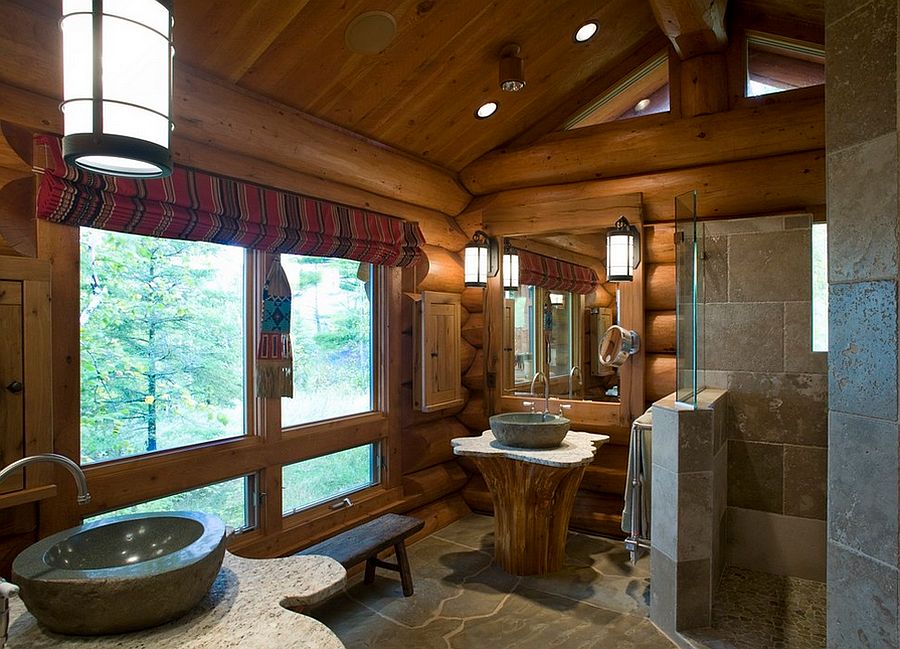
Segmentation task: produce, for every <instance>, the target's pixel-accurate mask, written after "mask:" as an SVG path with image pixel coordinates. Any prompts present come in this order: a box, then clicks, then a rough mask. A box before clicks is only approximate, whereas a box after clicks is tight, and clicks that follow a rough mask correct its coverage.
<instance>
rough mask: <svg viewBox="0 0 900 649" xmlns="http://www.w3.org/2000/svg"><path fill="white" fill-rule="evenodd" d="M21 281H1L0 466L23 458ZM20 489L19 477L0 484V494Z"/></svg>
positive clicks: (20, 479)
mask: <svg viewBox="0 0 900 649" xmlns="http://www.w3.org/2000/svg"><path fill="white" fill-rule="evenodd" d="M22 334H23V332H22V282H17V281H0V466H6V465H7V464H9V463H10V462H13V461H15V460H18V459H20V458H22V457H23V455H24V450H25V449H24V445H25V388H24V380H25V377H24V369H25V368H24V358H23V357H24V354H23V336H22ZM22 487H23V479H22V474H21V473H18V474H17V475H13V476H10V477H9V478H7V479H6V480H4V481H3V482H2V483H0V493H8V492H10V491H17V490H19V489H21V488H22Z"/></svg>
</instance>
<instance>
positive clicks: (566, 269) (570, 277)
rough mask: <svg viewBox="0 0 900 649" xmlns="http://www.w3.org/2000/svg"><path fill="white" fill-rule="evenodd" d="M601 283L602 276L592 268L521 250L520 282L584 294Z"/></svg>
mask: <svg viewBox="0 0 900 649" xmlns="http://www.w3.org/2000/svg"><path fill="white" fill-rule="evenodd" d="M599 283H600V278H599V277H597V273H596V272H594V270H593V269H592V268H588V267H587V266H579V265H578V264H573V263H571V262H568V261H562V260H560V259H554V258H552V257H545V256H544V255H538V254H536V253H533V252H529V251H527V250H519V284H528V285H530V286H541V287H543V288H549V289H553V290H557V291H570V292H572V293H580V294H582V295H584V294H587V293H590V292H591V291H593V290H594V288H595V287H596V286H597V284H599Z"/></svg>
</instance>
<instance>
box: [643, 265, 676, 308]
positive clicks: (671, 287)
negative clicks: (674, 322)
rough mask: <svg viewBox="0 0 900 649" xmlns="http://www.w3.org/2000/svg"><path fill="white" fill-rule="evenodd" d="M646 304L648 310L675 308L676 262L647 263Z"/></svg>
mask: <svg viewBox="0 0 900 649" xmlns="http://www.w3.org/2000/svg"><path fill="white" fill-rule="evenodd" d="M644 272H645V273H646V274H647V279H646V288H645V294H646V297H645V300H644V306H645V309H646V310H647V311H674V310H675V264H647V268H646V269H645V271H644Z"/></svg>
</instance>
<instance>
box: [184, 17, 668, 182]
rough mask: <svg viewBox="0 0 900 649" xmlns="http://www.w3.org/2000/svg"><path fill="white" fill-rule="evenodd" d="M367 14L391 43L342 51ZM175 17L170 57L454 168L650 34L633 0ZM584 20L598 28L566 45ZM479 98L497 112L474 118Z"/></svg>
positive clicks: (652, 27)
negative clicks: (503, 71) (383, 23)
mask: <svg viewBox="0 0 900 649" xmlns="http://www.w3.org/2000/svg"><path fill="white" fill-rule="evenodd" d="M373 10H381V11H387V12H389V13H391V14H392V15H393V16H394V17H395V19H396V21H397V35H396V37H395V39H394V41H393V42H392V43H391V45H390V46H388V48H387V49H386V50H385V51H384V52H382V53H381V54H378V55H364V54H357V53H354V52H351V51H350V50H349V49H348V48H347V46H346V45H345V42H344V32H345V29H346V27H347V25H348V24H349V23H350V21H351V20H353V19H354V18H355V17H356V16H358V15H359V14H361V13H363V12H366V11H373ZM175 16H176V21H175V25H176V34H175V38H176V56H177V57H179V59H180V60H181V61H183V62H186V63H188V64H189V65H192V66H194V67H197V68H200V69H202V70H205V71H207V72H209V73H210V74H212V75H214V76H216V77H220V78H223V79H227V80H229V81H231V82H232V83H235V84H237V85H238V86H240V87H242V88H245V89H247V90H251V91H253V92H256V93H259V94H261V95H264V96H266V97H270V98H272V99H276V100H278V101H280V102H282V103H285V104H287V105H289V106H292V107H294V108H298V109H300V110H302V111H304V112H307V113H309V114H312V115H314V116H316V117H319V118H321V119H324V120H325V121H328V122H331V123H333V124H337V125H339V126H343V127H345V128H347V129H349V130H351V131H354V132H356V133H359V134H362V135H365V136H367V137H370V138H372V139H375V140H378V141H380V142H383V143H385V144H388V145H391V146H394V147H396V148H398V149H401V150H404V151H407V152H409V153H412V154H413V155H416V156H418V157H421V158H425V159H428V160H432V161H434V162H435V163H437V164H439V165H441V166H444V167H447V168H450V169H452V170H458V169H460V168H462V167H464V166H465V165H466V164H468V163H469V162H471V161H472V160H474V159H475V158H477V157H479V156H481V155H482V154H484V153H486V152H487V151H490V150H491V149H494V148H496V147H497V146H499V145H501V144H503V143H504V142H506V141H507V140H509V139H511V138H512V137H513V136H515V135H516V134H518V133H519V132H521V131H523V130H525V129H526V128H527V127H528V126H530V125H531V124H532V123H534V122H535V121H537V120H538V119H539V118H540V117H542V116H543V115H544V114H545V113H548V112H550V111H551V110H552V109H553V108H555V107H556V106H557V105H558V104H559V103H561V102H564V101H566V99H567V97H568V96H569V95H571V94H572V93H573V92H575V91H576V90H577V89H579V87H580V86H582V85H583V84H584V83H586V82H587V81H588V80H589V79H590V78H591V77H593V76H595V75H597V74H598V73H602V72H604V71H605V70H608V69H610V68H612V67H614V66H615V65H616V64H617V63H618V62H619V61H620V60H622V59H623V58H624V57H625V56H626V55H627V54H628V53H629V52H631V51H632V50H633V49H635V48H636V47H638V46H639V45H640V44H641V43H642V42H643V41H645V40H646V39H648V38H650V37H653V36H654V35H659V31H658V28H657V26H656V23H655V21H654V19H653V14H652V12H651V10H650V7H649V4H648V3H647V2H646V1H644V0H639V1H635V0H556V1H554V2H547V0H494V1H491V2H487V1H485V0H419V1H416V0H344V1H340V2H339V1H337V0H308V1H306V2H303V1H298V2H285V1H284V0H254V1H251V2H248V1H247V0H228V1H222V0H220V1H218V2H212V1H206V2H203V1H200V0H176V5H175ZM591 18H594V19H597V20H599V22H600V25H601V28H600V33H599V34H598V36H597V37H595V38H594V39H593V40H592V41H590V42H589V43H587V44H585V45H579V44H576V43H574V42H573V40H572V34H573V33H574V31H575V30H576V29H577V28H578V27H579V26H580V25H581V24H582V23H584V22H585V21H586V20H588V19H591ZM510 42H515V43H518V44H520V45H521V46H522V56H523V58H524V60H525V75H526V80H527V85H526V87H525V89H524V90H522V91H521V92H519V93H501V92H500V90H499V88H498V79H497V75H498V62H499V52H500V50H501V49H502V47H503V46H504V45H505V44H507V43H510ZM488 100H495V101H499V102H500V110H499V111H498V113H497V114H496V115H494V116H493V117H492V118H490V119H487V120H476V119H475V118H474V117H473V111H474V110H475V108H476V107H477V106H479V105H480V104H481V103H483V102H485V101H488Z"/></svg>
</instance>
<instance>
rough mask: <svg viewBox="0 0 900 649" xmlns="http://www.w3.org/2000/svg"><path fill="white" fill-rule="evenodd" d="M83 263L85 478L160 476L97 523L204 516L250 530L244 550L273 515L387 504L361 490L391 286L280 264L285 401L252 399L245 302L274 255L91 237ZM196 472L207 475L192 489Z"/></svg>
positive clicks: (374, 454) (369, 470)
mask: <svg viewBox="0 0 900 649" xmlns="http://www.w3.org/2000/svg"><path fill="white" fill-rule="evenodd" d="M80 255H81V273H80V289H81V296H80V297H81V305H80V326H81V329H80V331H81V448H82V464H83V465H89V466H88V467H87V472H88V474H89V477H90V478H91V480H92V481H95V484H97V487H98V489H102V488H106V489H108V490H109V493H118V492H116V489H117V488H120V487H121V486H122V483H123V481H125V482H127V480H128V479H129V475H128V472H129V471H130V470H131V467H140V470H142V471H144V473H143V474H144V475H149V473H146V471H148V470H149V471H151V472H152V473H155V474H156V475H159V477H160V479H159V480H156V481H147V483H146V484H143V483H142V484H141V486H140V488H129V489H126V490H125V491H127V494H126V493H122V495H121V497H118V496H114V497H113V498H112V499H109V500H107V501H106V502H108V503H109V504H108V506H112V507H120V506H121V505H126V504H127V505H128V506H127V507H125V508H124V509H121V508H120V509H114V510H113V511H110V512H106V513H104V514H102V515H101V516H100V517H104V518H105V517H109V516H113V515H120V514H129V513H143V512H150V511H176V510H199V511H204V512H208V513H211V514H215V515H218V516H220V517H221V518H222V519H223V520H225V522H226V523H227V524H228V525H230V526H232V527H234V528H235V529H238V530H249V529H254V528H258V529H257V530H256V532H255V533H254V534H248V535H245V536H243V537H242V538H243V540H242V542H243V543H257V542H259V540H258V539H259V538H260V537H261V536H262V535H265V534H266V533H267V532H268V531H270V530H267V529H266V522H267V521H272V520H276V518H277V516H278V515H279V514H281V515H285V516H287V515H290V514H292V513H294V512H297V511H300V510H306V509H309V508H314V507H316V506H317V505H321V504H323V503H329V502H333V501H336V500H340V499H341V498H343V497H345V496H347V495H349V494H356V495H354V496H353V497H354V499H355V498H357V497H358V498H360V499H362V498H376V499H377V498H381V497H383V494H382V492H381V491H379V490H377V489H370V488H372V487H376V486H378V485H379V484H381V482H382V480H383V479H384V478H383V476H382V472H383V470H384V467H383V466H382V462H381V457H382V456H381V450H382V445H383V444H384V443H385V438H386V437H387V428H388V419H387V416H386V414H385V413H384V412H382V410H384V406H385V404H383V403H382V400H381V397H380V395H379V390H378V389H377V386H379V385H380V384H381V383H382V379H383V378H384V377H383V375H380V374H379V370H377V369H376V366H375V362H374V358H375V350H376V349H379V348H380V347H381V345H382V343H386V341H387V339H386V333H385V332H383V331H381V330H380V329H379V327H380V326H383V322H384V320H383V316H384V307H383V305H382V304H381V299H382V298H381V296H383V295H384V294H386V292H387V291H388V290H389V289H390V285H389V282H390V281H392V279H391V277H390V276H389V275H388V274H386V273H381V272H378V269H377V268H376V267H373V266H372V265H370V264H365V263H359V262H356V261H350V260H345V259H333V258H318V257H306V256H299V255H281V256H280V260H281V264H282V267H283V268H284V271H285V273H286V275H287V278H288V281H289V283H290V285H291V291H292V301H291V309H292V310H291V338H292V343H293V349H294V358H293V370H294V372H293V377H294V396H293V398H290V399H288V398H284V399H280V400H275V399H255V398H254V397H253V395H254V389H253V379H254V377H253V365H254V364H253V362H252V355H253V353H254V351H255V348H256V342H257V341H256V335H255V334H256V332H257V330H258V327H259V310H260V304H259V303H257V302H254V301H253V300H258V298H259V296H260V295H261V294H262V279H263V277H264V276H265V274H266V270H267V268H268V267H269V264H271V263H272V256H271V255H267V254H264V253H261V252H254V251H246V250H244V249H241V248H237V247H232V246H222V245H216V244H211V243H203V242H188V241H178V240H170V239H159V238H154V237H144V236H137V235H129V234H121V233H115V232H107V231H102V230H95V229H91V228H81V249H80ZM385 282H387V283H388V284H385ZM250 296H256V297H254V298H252V300H251V298H250ZM376 324H378V325H379V326H378V327H377V326H376ZM376 377H377V379H378V380H376ZM279 408H280V413H278V410H279ZM279 414H280V418H279V416H278V415H279ZM347 418H353V419H352V420H347ZM279 419H280V423H281V429H282V430H283V431H285V434H284V435H281V434H279V432H278V422H279ZM342 420H344V421H342ZM363 424H364V425H363ZM345 434H347V435H349V436H348V437H345V436H344V435H345ZM307 439H309V440H310V443H309V444H308V445H306V444H304V443H303V442H304V441H305V440H307ZM187 447H192V448H191V449H190V451H187ZM198 447H199V448H198ZM348 447H349V448H348ZM177 449H184V450H185V452H184V453H172V451H173V450H177ZM166 451H169V452H168V453H166ZM313 456H315V457H313ZM129 458H132V459H131V460H129V462H127V463H125V464H119V465H117V464H114V463H112V462H113V461H116V460H126V459H129ZM201 462H203V463H206V462H208V463H209V464H208V465H205V468H206V470H205V471H204V472H203V475H202V476H200V475H197V476H196V477H194V476H193V475H192V473H191V467H192V466H194V463H201ZM235 462H238V463H239V464H240V465H241V467H243V468H236V464H235ZM104 463H105V464H104ZM157 463H158V464H159V467H160V468H156V466H155V465H156V464H157ZM251 471H253V472H256V473H253V474H252V475H246V476H244V477H239V478H232V476H233V475H234V474H235V473H236V472H241V473H250V472H251ZM276 476H277V477H280V478H281V485H282V488H283V491H282V498H281V502H282V503H283V507H282V508H281V511H278V509H279V508H278V506H277V504H275V503H276V502H277V500H278V499H275V498H269V499H266V498H263V497H262V495H263V494H261V493H258V492H260V491H265V489H264V488H263V486H266V485H268V486H269V488H272V486H273V483H274V482H275V480H276V478H275V477H276ZM130 487H134V485H130ZM363 490H367V491H365V492H364V493H363V494H358V492H361V491H363ZM172 492H177V493H174V494H172ZM170 494H171V495H170ZM159 496H163V497H159ZM139 500H144V501H145V502H141V503H140V504H134V505H132V504H131V503H134V502H136V501H139ZM258 509H259V511H260V512H261V513H260V514H258V512H257V510H258ZM90 511H94V510H90ZM321 511H322V512H325V513H327V511H328V509H327V507H322V508H321ZM315 515H316V516H319V515H320V511H319V510H318V509H317V510H316V513H315ZM258 521H259V524H258Z"/></svg>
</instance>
